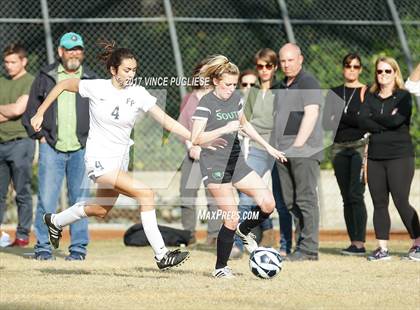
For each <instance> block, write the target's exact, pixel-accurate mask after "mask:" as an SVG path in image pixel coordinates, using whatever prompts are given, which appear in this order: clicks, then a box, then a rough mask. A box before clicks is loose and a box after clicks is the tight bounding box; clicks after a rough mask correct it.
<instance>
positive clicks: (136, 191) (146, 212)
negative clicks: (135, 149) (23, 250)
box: [31, 44, 190, 269]
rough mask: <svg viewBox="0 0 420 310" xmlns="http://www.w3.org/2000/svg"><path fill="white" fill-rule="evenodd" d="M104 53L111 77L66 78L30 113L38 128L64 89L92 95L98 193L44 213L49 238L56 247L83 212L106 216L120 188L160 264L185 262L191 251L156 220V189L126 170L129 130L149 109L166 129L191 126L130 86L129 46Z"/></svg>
mask: <svg viewBox="0 0 420 310" xmlns="http://www.w3.org/2000/svg"><path fill="white" fill-rule="evenodd" d="M100 59H101V60H103V61H104V63H105V64H106V68H107V70H108V71H109V72H110V73H111V79H109V80H102V79H97V80H79V79H68V80H64V81H62V82H60V83H58V84H57V85H56V86H55V87H54V88H53V89H52V90H51V92H50V93H49V95H48V96H47V98H46V99H45V100H44V102H43V103H42V104H41V105H40V106H39V108H38V111H37V113H36V114H35V116H34V117H33V118H32V119H31V125H32V127H33V128H34V130H36V131H39V130H40V129H41V126H42V121H43V115H44V113H45V111H46V110H47V109H48V107H49V106H50V105H51V104H52V103H53V101H54V100H55V99H56V98H57V97H58V96H59V94H60V93H61V92H63V91H71V92H79V94H80V95H81V96H82V97H88V98H89V113H90V124H89V125H90V129H89V135H88V140H87V143H86V154H85V163H86V171H87V172H88V175H89V177H90V178H91V179H92V180H94V182H96V183H97V184H98V189H97V191H96V198H95V199H94V200H93V201H89V202H79V203H77V204H75V205H73V206H71V207H70V208H68V209H66V210H64V211H63V212H60V213H58V214H48V213H47V214H45V215H44V222H45V224H46V225H47V226H48V232H49V238H50V242H51V244H52V245H53V246H54V248H58V246H59V241H60V238H61V231H62V229H63V227H65V226H67V225H69V224H71V223H74V222H75V221H78V220H79V219H82V218H84V217H89V216H97V217H102V218H103V217H105V216H106V215H107V214H108V212H110V211H111V209H112V207H113V206H114V203H115V201H116V200H117V198H118V195H119V194H124V195H127V196H129V197H132V198H134V199H136V200H137V202H138V203H139V205H140V210H141V212H140V215H141V222H142V225H143V227H144V232H145V234H146V236H147V239H148V241H149V243H150V245H151V246H152V248H153V251H154V253H155V260H156V263H157V265H158V267H159V269H167V268H170V267H173V266H176V265H179V264H181V263H182V262H183V261H185V260H186V259H187V258H188V256H189V253H188V252H187V251H185V252H181V251H180V250H178V249H177V250H174V251H169V250H168V249H167V248H166V247H165V244H164V241H163V238H162V235H161V233H160V231H159V229H158V226H157V222H156V214H155V206H154V193H153V191H152V190H151V189H150V188H149V187H148V186H147V185H145V184H143V183H142V182H139V181H138V180H135V179H134V178H133V177H132V176H131V175H130V174H128V173H127V168H128V158H129V155H128V154H129V148H130V146H131V145H132V144H133V141H132V140H131V139H130V133H131V131H132V129H133V127H134V124H135V121H136V119H137V117H138V116H139V115H140V114H141V113H145V112H147V113H149V114H150V115H151V116H152V117H153V118H154V119H155V120H156V121H157V122H158V123H160V124H161V125H162V126H163V127H164V128H165V129H167V130H169V131H171V132H173V133H175V134H177V135H179V136H181V137H183V138H184V139H189V138H190V132H189V131H188V130H187V129H186V128H185V127H183V126H182V125H181V124H179V123H178V122H177V121H175V120H174V119H172V118H171V117H170V116H168V115H167V114H166V113H165V112H164V111H162V110H161V109H160V108H159V107H158V105H156V98H155V97H153V96H152V95H150V94H149V92H148V91H147V90H146V89H144V88H143V87H141V86H130V81H132V79H133V78H134V76H135V73H136V70H137V61H136V56H135V55H134V54H133V52H131V51H130V50H129V49H126V48H115V47H114V45H113V44H104V50H103V52H102V53H101V54H100Z"/></svg>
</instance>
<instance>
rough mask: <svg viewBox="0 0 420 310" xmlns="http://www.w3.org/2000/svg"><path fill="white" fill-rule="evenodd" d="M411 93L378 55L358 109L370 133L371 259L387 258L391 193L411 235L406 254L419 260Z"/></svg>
mask: <svg viewBox="0 0 420 310" xmlns="http://www.w3.org/2000/svg"><path fill="white" fill-rule="evenodd" d="M411 108H412V102H411V95H410V93H409V92H408V91H407V90H405V88H404V81H403V78H402V76H401V71H400V68H399V66H398V64H397V62H396V61H395V59H393V58H390V57H380V58H378V60H377V61H376V64H375V82H374V83H373V85H372V87H371V88H370V92H369V93H368V95H367V97H366V102H365V104H363V105H362V107H361V109H360V116H361V118H360V126H361V127H362V128H363V129H366V130H367V131H369V132H370V133H371V136H370V139H369V151H368V185H369V191H370V194H371V196H372V201H373V207H374V212H373V226H374V228H375V235H376V239H377V240H378V248H377V249H376V250H375V251H374V252H373V253H372V255H371V256H369V257H368V259H369V260H371V261H377V260H389V259H390V258H391V256H390V255H389V252H388V247H387V245H388V240H389V231H390V227H391V221H390V217H389V212H388V204H389V194H390V193H391V196H392V199H393V201H394V204H395V206H396V207H397V210H398V213H399V214H400V216H401V219H402V221H403V223H404V225H405V227H406V228H407V231H408V233H409V234H410V237H411V239H413V243H412V247H411V248H410V250H409V252H408V257H409V258H410V259H412V260H417V261H420V224H419V217H418V215H417V212H416V210H415V209H414V208H413V207H412V206H411V205H410V203H409V201H408V198H409V195H410V186H411V181H412V180H413V176H414V147H413V144H412V142H411V136H410V132H409V130H410V119H411Z"/></svg>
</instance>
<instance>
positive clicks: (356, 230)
mask: <svg viewBox="0 0 420 310" xmlns="http://www.w3.org/2000/svg"><path fill="white" fill-rule="evenodd" d="M342 64H343V77H344V84H341V85H340V86H337V87H334V88H331V90H330V91H329V93H328V95H327V98H326V102H325V109H324V116H323V126H324V128H325V129H326V130H331V131H333V134H334V143H333V145H332V149H331V150H332V164H333V168H334V173H335V177H336V179H337V183H338V186H339V188H340V192H341V197H342V198H343V211H344V221H345V223H346V227H347V233H348V235H349V238H350V242H351V243H350V246H348V247H347V248H345V249H342V250H341V254H343V255H365V253H366V250H365V241H366V240H365V238H366V222H367V212H366V206H365V202H364V199H363V196H364V192H365V184H364V182H363V178H362V179H361V178H360V173H361V169H362V163H363V153H364V149H365V145H366V143H367V141H366V139H365V138H364V137H363V136H364V134H365V131H364V130H362V129H360V128H359V124H358V118H359V116H358V113H359V111H360V108H361V106H362V104H363V100H364V95H365V92H366V89H367V87H366V85H364V84H363V83H361V82H360V81H359V77H360V74H361V73H362V61H361V59H360V56H359V55H358V54H355V53H350V54H347V55H346V56H344V58H343V62H342Z"/></svg>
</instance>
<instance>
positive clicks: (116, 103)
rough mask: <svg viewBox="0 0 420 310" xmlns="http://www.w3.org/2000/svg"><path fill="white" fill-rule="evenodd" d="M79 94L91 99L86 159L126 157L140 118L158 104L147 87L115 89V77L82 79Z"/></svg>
mask: <svg viewBox="0 0 420 310" xmlns="http://www.w3.org/2000/svg"><path fill="white" fill-rule="evenodd" d="M79 93H80V95H81V96H82V97H87V98H89V116H90V122H89V126H90V128H89V135H88V139H87V142H86V155H85V156H86V158H89V157H93V158H99V157H102V158H107V157H116V156H124V154H125V153H127V152H128V149H129V147H130V146H131V145H132V144H133V143H134V142H133V141H132V140H131V139H130V134H131V131H132V129H133V127H134V124H135V122H136V119H137V118H138V117H139V116H140V114H142V113H143V112H147V111H148V110H149V109H150V108H152V107H153V106H154V105H155V104H156V98H155V97H153V96H152V95H151V94H150V93H149V92H148V91H147V90H146V89H145V88H144V87H142V86H132V87H127V88H124V89H117V88H115V87H114V86H113V85H112V83H111V80H99V79H98V80H81V81H80V83H79Z"/></svg>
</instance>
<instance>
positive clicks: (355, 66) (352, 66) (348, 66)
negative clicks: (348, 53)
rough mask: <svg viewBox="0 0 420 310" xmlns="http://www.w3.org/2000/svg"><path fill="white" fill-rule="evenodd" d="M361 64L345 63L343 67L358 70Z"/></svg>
mask: <svg viewBox="0 0 420 310" xmlns="http://www.w3.org/2000/svg"><path fill="white" fill-rule="evenodd" d="M361 67H362V66H361V65H345V66H344V68H346V69H354V70H360V68H361Z"/></svg>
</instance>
